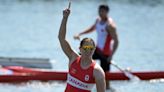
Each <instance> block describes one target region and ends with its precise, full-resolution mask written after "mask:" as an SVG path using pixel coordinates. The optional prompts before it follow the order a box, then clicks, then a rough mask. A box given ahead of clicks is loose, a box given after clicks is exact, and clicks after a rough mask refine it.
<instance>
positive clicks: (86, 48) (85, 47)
mask: <svg viewBox="0 0 164 92" xmlns="http://www.w3.org/2000/svg"><path fill="white" fill-rule="evenodd" d="M94 48H95V47H94V46H82V49H83V50H94Z"/></svg>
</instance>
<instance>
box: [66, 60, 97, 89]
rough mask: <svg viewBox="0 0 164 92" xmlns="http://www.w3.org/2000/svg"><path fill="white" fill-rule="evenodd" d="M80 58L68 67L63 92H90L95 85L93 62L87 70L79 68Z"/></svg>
mask: <svg viewBox="0 0 164 92" xmlns="http://www.w3.org/2000/svg"><path fill="white" fill-rule="evenodd" d="M80 61H81V57H78V58H77V59H76V60H75V61H74V62H73V63H72V64H71V66H70V68H69V73H68V76H67V86H66V89H65V92H91V89H92V88H93V86H94V84H95V79H94V77H93V70H94V66H95V64H96V63H95V62H92V64H91V65H90V66H89V68H87V69H82V68H81V66H80Z"/></svg>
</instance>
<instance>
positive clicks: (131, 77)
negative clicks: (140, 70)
mask: <svg viewBox="0 0 164 92" xmlns="http://www.w3.org/2000/svg"><path fill="white" fill-rule="evenodd" d="M111 65H113V66H115V67H116V68H117V69H119V70H120V71H121V72H123V73H124V75H125V76H126V77H128V78H129V79H130V80H132V81H133V80H134V81H139V80H140V78H139V77H137V76H135V75H134V74H132V73H131V72H129V71H128V70H124V69H122V68H120V66H118V65H117V64H116V63H114V61H112V62H111Z"/></svg>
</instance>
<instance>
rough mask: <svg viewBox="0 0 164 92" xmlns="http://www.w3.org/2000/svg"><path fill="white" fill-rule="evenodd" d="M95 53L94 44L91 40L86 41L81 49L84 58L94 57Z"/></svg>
mask: <svg viewBox="0 0 164 92" xmlns="http://www.w3.org/2000/svg"><path fill="white" fill-rule="evenodd" d="M94 51H95V46H94V43H93V42H92V41H91V40H86V41H85V42H84V43H83V44H82V46H81V47H80V52H81V55H82V56H87V57H92V55H93V53H94Z"/></svg>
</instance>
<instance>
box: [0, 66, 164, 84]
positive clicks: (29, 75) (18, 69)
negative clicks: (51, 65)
mask: <svg viewBox="0 0 164 92" xmlns="http://www.w3.org/2000/svg"><path fill="white" fill-rule="evenodd" d="M0 70H2V71H4V70H5V71H11V72H12V73H11V72H9V73H5V74H1V75H0V82H25V81H30V80H39V81H65V80H66V79H67V72H64V71H54V70H50V69H36V68H26V67H22V66H6V67H2V68H1V69H0ZM132 74H134V75H136V76H138V77H139V78H140V79H141V80H150V79H159V78H164V71H138V72H132ZM106 78H107V79H109V80H128V78H127V77H126V76H125V75H124V73H122V72H110V73H106Z"/></svg>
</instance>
